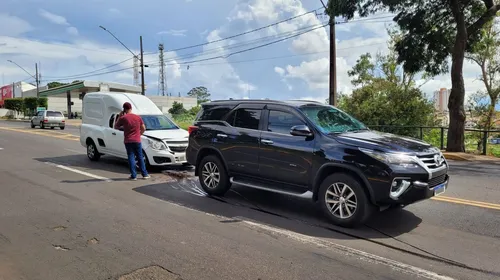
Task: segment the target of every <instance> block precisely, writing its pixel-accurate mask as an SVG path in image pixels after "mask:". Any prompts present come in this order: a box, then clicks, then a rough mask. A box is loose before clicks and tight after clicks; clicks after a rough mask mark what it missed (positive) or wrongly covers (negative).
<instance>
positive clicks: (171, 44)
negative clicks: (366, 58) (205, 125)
mask: <svg viewBox="0 0 500 280" xmlns="http://www.w3.org/2000/svg"><path fill="white" fill-rule="evenodd" d="M319 8H321V2H320V1H319V0H210V1H207V0H162V1H160V0H143V1H139V2H138V1H123V0H122V1H118V0H107V1H104V0H87V1H68V0H43V1H42V0H3V1H1V2H0V26H1V27H2V28H0V75H1V77H0V78H1V80H0V81H1V82H2V84H9V83H12V82H14V81H20V80H25V81H27V82H33V79H30V77H29V76H28V75H27V74H26V73H25V72H24V71H23V70H21V69H19V68H18V67H16V66H15V65H13V64H12V63H9V62H7V60H12V61H14V62H16V63H17V64H19V65H21V66H23V67H25V68H26V69H27V70H28V71H29V72H31V73H34V64H35V62H37V63H39V65H40V72H41V75H42V83H43V84H45V83H47V82H50V81H60V82H71V81H73V80H82V79H87V80H105V81H115V82H120V83H126V84H132V83H133V71H132V69H131V68H132V66H133V60H132V55H131V54H130V53H129V52H128V51H127V50H126V49H125V48H124V47H122V46H121V45H120V44H119V43H118V42H117V41H116V40H115V39H114V38H113V37H112V36H111V35H109V34H108V33H107V32H105V31H104V30H102V29H100V28H99V25H102V26H104V27H105V28H107V29H108V30H110V31H111V32H113V33H114V34H115V35H116V36H117V37H118V38H119V39H120V40H121V41H122V42H123V43H124V44H125V45H126V46H128V47H129V48H130V49H132V51H133V52H134V53H136V54H138V53H139V36H140V35H142V37H143V45H144V51H145V53H146V55H145V63H146V64H148V65H150V67H149V68H146V71H145V76H146V79H145V80H146V84H147V94H148V95H157V94H158V65H159V58H158V44H159V43H163V44H164V45H165V50H166V52H165V55H164V56H165V60H166V61H167V62H166V64H167V65H166V72H167V75H166V76H167V87H168V92H171V93H172V94H173V95H178V93H179V92H180V93H181V94H182V95H184V94H185V93H186V92H187V91H188V90H189V89H191V88H193V87H196V86H205V87H207V88H208V89H209V90H210V92H211V94H212V98H213V99H224V98H229V97H232V98H247V97H250V98H267V97H270V98H275V99H292V98H293V99H299V98H304V99H316V100H321V101H324V100H325V99H326V98H327V96H328V61H329V59H328V44H329V39H328V27H322V24H323V23H325V22H326V20H327V18H326V17H321V16H316V15H315V13H309V14H306V15H304V14H305V13H307V12H310V11H313V10H315V9H319ZM318 11H319V12H320V13H321V12H322V10H321V9H319V10H318ZM300 15H302V16H300ZM291 17H295V18H294V19H292V20H289V21H285V22H283V23H281V24H278V25H273V26H271V27H269V28H262V29H261V30H259V31H257V32H250V33H248V34H246V35H243V36H236V37H233V38H231V39H228V40H220V39H223V38H227V37H230V36H233V35H237V34H240V33H242V32H246V31H249V30H253V29H256V28H259V27H263V26H266V25H270V24H273V23H276V22H279V21H282V20H284V19H288V18H291ZM338 20H339V21H340V20H341V19H338ZM388 24H391V17H389V16H388V15H387V14H381V15H374V16H371V17H370V18H366V19H355V20H353V21H352V22H349V23H343V24H338V25H337V27H336V33H337V34H336V35H337V71H338V74H337V79H338V80H337V81H338V82H337V85H338V89H339V90H340V91H343V92H349V91H351V90H352V86H351V84H350V79H349V77H348V76H347V71H348V70H349V69H350V68H351V67H352V66H353V65H354V64H355V62H356V60H357V59H358V58H359V56H360V55H361V54H363V53H366V52H370V53H373V54H376V53H377V52H385V51H386V50H387V44H386V40H387V34H386V31H385V30H386V29H385V28H386V26H387V25H388ZM311 30H312V31H311ZM306 31H309V32H307V33H304V34H303V35H300V36H295V37H292V38H289V39H287V40H284V39H285V38H287V37H291V36H294V35H298V34H299V33H302V32H306ZM278 40H279V41H280V42H278V43H273V42H275V41H278ZM213 41H217V42H214V43H213ZM271 43H272V44H271ZM263 45H267V46H263ZM190 46H196V47H192V48H186V47H190ZM176 49H177V50H176ZM120 62H122V63H120ZM103 68H105V69H103ZM478 70H479V69H478V68H477V67H476V66H474V65H472V64H467V65H466V66H465V69H464V75H465V82H466V91H467V92H469V93H471V92H475V91H477V90H478V89H482V84H481V82H480V81H478V80H477V76H478V74H479V71H478ZM106 72H108V73H107V74H103V73H106ZM109 72H112V73H109ZM96 74H98V75H96ZM450 86H451V83H450V79H449V76H448V75H446V76H442V77H436V78H435V79H434V80H431V81H429V82H427V83H426V84H425V85H423V86H422V89H423V90H424V91H425V92H426V93H428V94H429V95H430V94H432V92H433V91H435V90H438V89H439V88H441V87H448V88H449V87H450Z"/></svg>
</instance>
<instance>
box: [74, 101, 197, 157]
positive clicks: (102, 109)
mask: <svg viewBox="0 0 500 280" xmlns="http://www.w3.org/2000/svg"><path fill="white" fill-rule="evenodd" d="M125 102H129V103H130V104H132V113H134V114H137V115H139V116H140V117H141V118H142V120H143V121H144V124H145V126H146V131H145V132H144V134H143V135H142V136H141V139H142V149H143V154H144V157H145V162H146V165H151V166H165V165H173V164H184V165H187V161H186V148H187V146H188V137H189V134H188V132H187V131H186V130H184V129H182V128H179V126H177V124H175V123H174V122H173V121H172V120H171V119H170V118H168V117H167V116H166V115H164V114H163V113H162V111H161V110H160V109H159V108H158V107H157V106H156V105H155V104H154V103H153V102H152V101H151V100H150V99H149V98H148V97H146V96H144V95H140V94H132V93H122V92H95V93H88V94H86V95H85V96H84V98H83V104H82V125H81V126H80V143H81V144H82V146H84V147H86V148H87V156H88V158H89V159H90V160H92V161H97V160H99V158H100V157H101V156H102V155H111V156H115V157H119V158H122V159H127V152H126V150H125V144H124V142H123V140H124V139H123V131H121V130H118V129H115V128H114V125H115V122H116V121H117V119H118V115H119V114H120V112H121V111H122V110H123V109H122V106H123V103H125Z"/></svg>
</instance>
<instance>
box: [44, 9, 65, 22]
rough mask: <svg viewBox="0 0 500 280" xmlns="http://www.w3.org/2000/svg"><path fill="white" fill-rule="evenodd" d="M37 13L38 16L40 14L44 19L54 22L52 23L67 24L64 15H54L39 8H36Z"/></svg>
mask: <svg viewBox="0 0 500 280" xmlns="http://www.w3.org/2000/svg"><path fill="white" fill-rule="evenodd" d="M38 14H39V15H40V16H42V17H43V18H45V19H46V20H48V21H50V22H52V23H54V24H58V25H69V23H68V21H67V20H66V18H65V17H63V16H60V15H56V14H53V13H51V12H49V11H46V10H44V9H39V10H38Z"/></svg>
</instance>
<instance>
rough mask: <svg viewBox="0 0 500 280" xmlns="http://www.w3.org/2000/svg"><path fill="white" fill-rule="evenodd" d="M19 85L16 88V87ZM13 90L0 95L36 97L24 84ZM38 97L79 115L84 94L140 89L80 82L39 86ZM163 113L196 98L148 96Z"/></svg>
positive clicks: (52, 106) (53, 107)
mask: <svg viewBox="0 0 500 280" xmlns="http://www.w3.org/2000/svg"><path fill="white" fill-rule="evenodd" d="M17 84H19V85H18V86H17V87H16V85H17ZM14 87H15V90H14V92H13V91H12V84H11V85H6V86H5V87H1V88H0V93H2V90H4V88H5V96H6V98H12V97H36V96H37V90H36V86H33V85H31V84H26V83H24V84H23V83H14ZM38 91H39V94H40V97H47V99H48V108H47V109H50V110H56V111H61V112H63V114H65V115H71V113H77V114H81V112H82V99H83V97H84V96H85V94H87V93H90V92H98V91H111V92H125V93H135V94H140V93H141V88H140V87H138V86H132V85H126V84H120V83H114V82H103V81H80V82H77V83H72V84H67V85H62V86H59V87H56V88H51V89H49V88H48V87H47V86H40V87H39V89H38ZM148 97H149V98H150V99H151V100H152V101H153V102H154V103H155V104H156V106H158V107H159V108H160V110H162V112H164V113H168V110H169V109H170V108H172V105H173V103H174V102H175V101H176V102H178V103H182V104H183V105H184V108H185V109H188V110H189V109H191V108H192V107H195V106H196V105H197V104H198V103H197V100H196V98H192V97H173V96H148Z"/></svg>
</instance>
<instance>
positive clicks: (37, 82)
mask: <svg viewBox="0 0 500 280" xmlns="http://www.w3.org/2000/svg"><path fill="white" fill-rule="evenodd" d="M7 61H8V62H10V63H12V64H14V65H16V66H17V67H19V68H21V70H23V71H24V72H26V74H28V75H30V76H31V77H33V78H35V83H36V97H37V98H39V97H40V90H39V85H40V80H39V79H38V64H37V63H35V72H36V76H33V75H31V73H30V72H28V71H26V69H24V68H23V67H22V66H21V65H19V64H17V63H15V62H14V61H12V60H10V59H8V60H7Z"/></svg>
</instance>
